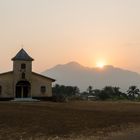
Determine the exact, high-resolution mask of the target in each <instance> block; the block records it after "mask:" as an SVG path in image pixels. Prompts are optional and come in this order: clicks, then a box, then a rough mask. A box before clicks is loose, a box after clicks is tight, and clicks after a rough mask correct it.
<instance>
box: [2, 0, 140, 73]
mask: <svg viewBox="0 0 140 140" xmlns="http://www.w3.org/2000/svg"><path fill="white" fill-rule="evenodd" d="M22 44H24V48H25V50H26V51H27V52H28V53H29V54H30V55H31V56H32V57H33V58H35V61H34V63H33V68H34V70H35V71H38V72H40V71H43V70H45V69H48V68H50V67H52V66H54V65H56V64H60V63H62V64H63V63H67V62H69V61H77V62H79V63H81V64H83V65H86V66H90V67H95V66H96V63H97V62H98V61H105V62H106V64H109V65H114V66H117V67H121V68H124V69H129V70H133V71H137V72H139V73H140V0H0V71H1V72H3V71H7V70H9V69H11V68H12V63H11V61H10V59H11V57H13V56H14V55H15V54H16V53H17V52H18V51H19V49H21V45H22Z"/></svg>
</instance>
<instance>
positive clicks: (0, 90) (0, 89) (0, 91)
mask: <svg viewBox="0 0 140 140" xmlns="http://www.w3.org/2000/svg"><path fill="white" fill-rule="evenodd" d="M1 94H2V86H0V95H1Z"/></svg>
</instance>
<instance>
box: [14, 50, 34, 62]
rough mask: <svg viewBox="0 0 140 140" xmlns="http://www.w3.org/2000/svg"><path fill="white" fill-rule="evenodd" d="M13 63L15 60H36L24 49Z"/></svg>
mask: <svg viewBox="0 0 140 140" xmlns="http://www.w3.org/2000/svg"><path fill="white" fill-rule="evenodd" d="M12 60H13V61H15V60H23V61H33V60H34V59H33V58H32V57H30V56H29V55H28V54H27V53H26V51H25V50H24V49H21V50H20V51H19V52H18V53H17V54H16V56H15V57H13V58H12Z"/></svg>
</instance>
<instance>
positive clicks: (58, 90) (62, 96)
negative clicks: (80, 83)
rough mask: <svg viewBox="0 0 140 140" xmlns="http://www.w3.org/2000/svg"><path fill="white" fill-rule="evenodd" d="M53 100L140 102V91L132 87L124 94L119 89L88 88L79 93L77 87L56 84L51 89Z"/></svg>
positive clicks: (110, 87)
mask: <svg viewBox="0 0 140 140" xmlns="http://www.w3.org/2000/svg"><path fill="white" fill-rule="evenodd" d="M52 92H53V98H54V100H56V101H66V100H72V99H77V100H88V99H89V100H140V89H139V88H138V87H137V86H135V85H132V86H130V87H129V88H128V90H127V91H126V92H122V91H121V90H120V88H119V87H113V86H106V87H104V88H103V89H94V88H93V87H92V86H89V87H88V88H87V90H86V91H84V92H80V90H79V88H78V87H77V86H65V85H58V84H56V85H55V86H54V87H53V88H52Z"/></svg>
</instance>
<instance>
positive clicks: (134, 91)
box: [127, 86, 140, 99]
mask: <svg viewBox="0 0 140 140" xmlns="http://www.w3.org/2000/svg"><path fill="white" fill-rule="evenodd" d="M127 94H128V97H129V98H130V99H135V98H136V96H138V95H140V90H139V89H138V88H137V86H130V87H129V89H128V90H127Z"/></svg>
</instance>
